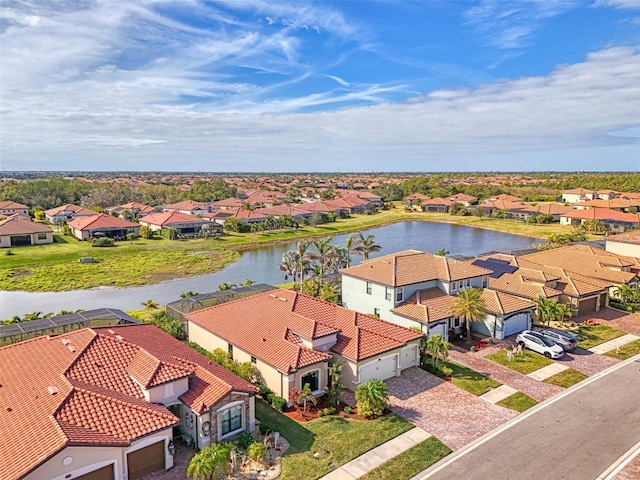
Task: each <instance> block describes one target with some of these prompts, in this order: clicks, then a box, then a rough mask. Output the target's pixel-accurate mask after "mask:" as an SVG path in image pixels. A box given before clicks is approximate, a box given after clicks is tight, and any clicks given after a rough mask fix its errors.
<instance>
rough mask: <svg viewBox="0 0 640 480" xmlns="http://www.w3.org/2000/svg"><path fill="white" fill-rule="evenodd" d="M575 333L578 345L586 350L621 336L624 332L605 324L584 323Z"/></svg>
mask: <svg viewBox="0 0 640 480" xmlns="http://www.w3.org/2000/svg"><path fill="white" fill-rule="evenodd" d="M577 335H578V346H579V347H580V348H583V349H585V350H588V349H590V348H592V347H595V346H596V345H600V344H602V343H604V342H608V341H609V340H613V339H614V338H618V337H621V336H622V335H625V332H623V331H622V330H617V329H615V328H612V327H609V326H607V325H598V324H591V325H588V324H585V325H581V326H580V327H579V328H578V332H577Z"/></svg>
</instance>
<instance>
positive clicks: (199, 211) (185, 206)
mask: <svg viewBox="0 0 640 480" xmlns="http://www.w3.org/2000/svg"><path fill="white" fill-rule="evenodd" d="M160 208H162V210H163V211H165V212H171V211H173V212H180V213H185V214H187V215H203V214H205V213H209V212H210V211H211V209H210V207H209V204H208V203H205V202H196V201H194V200H185V201H183V202H178V203H171V204H169V205H162V207H160Z"/></svg>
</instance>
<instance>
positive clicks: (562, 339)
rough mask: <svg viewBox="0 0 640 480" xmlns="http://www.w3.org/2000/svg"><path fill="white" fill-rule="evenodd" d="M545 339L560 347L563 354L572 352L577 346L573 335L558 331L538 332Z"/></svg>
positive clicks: (576, 339) (576, 340)
mask: <svg viewBox="0 0 640 480" xmlns="http://www.w3.org/2000/svg"><path fill="white" fill-rule="evenodd" d="M538 333H539V334H540V335H542V336H543V337H545V338H548V339H549V340H551V341H552V342H553V343H555V344H556V345H560V346H561V347H562V348H563V349H564V351H565V352H573V351H574V350H575V348H576V347H577V346H578V337H576V336H575V335H574V334H573V333H569V332H563V331H560V330H542V331H541V332H538Z"/></svg>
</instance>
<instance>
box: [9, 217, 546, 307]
mask: <svg viewBox="0 0 640 480" xmlns="http://www.w3.org/2000/svg"><path fill="white" fill-rule="evenodd" d="M366 234H367V235H368V234H372V235H374V236H375V241H376V243H377V244H378V245H380V246H381V247H382V250H381V251H380V252H376V253H374V254H372V255H371V257H376V256H380V255H387V254H389V253H393V252H397V251H400V250H406V249H414V250H422V251H425V252H435V251H437V250H439V249H441V248H445V249H446V250H448V251H449V252H450V254H451V255H470V256H475V255H478V254H481V253H484V252H488V251H494V250H514V249H521V248H527V247H529V246H530V245H531V244H532V243H535V242H536V241H538V239H536V238H532V237H525V236H521V235H513V234H509V233H503V232H497V231H494V230H486V229H482V228H474V227H468V226H465V225H454V224H448V223H439V222H421V221H407V222H399V223H394V224H392V225H386V226H384V227H378V228H374V229H371V230H367V231H366ZM347 236H348V235H346V234H345V235H338V236H336V237H335V238H334V241H333V243H335V244H340V245H344V242H345V240H346V238H347ZM296 243H297V242H290V243H282V244H277V245H265V246H262V247H257V248H253V249H250V250H245V251H243V252H242V256H241V258H240V260H238V261H237V262H235V263H233V264H232V265H229V266H228V267H227V268H225V269H223V270H220V271H218V272H216V273H211V274H208V275H201V276H198V277H192V278H185V279H178V280H170V281H167V282H163V283H159V284H154V285H145V286H141V287H127V288H114V287H99V288H93V289H91V290H72V291H69V292H21V291H17V292H6V291H0V319H8V318H11V317H12V316H14V315H24V314H25V313H29V312H34V311H40V312H45V313H46V312H59V311H60V310H77V309H79V308H82V309H85V310H89V309H94V308H103V307H106V308H118V309H121V310H136V309H140V308H142V306H141V303H142V302H145V301H146V300H149V299H152V300H155V301H156V302H158V303H159V304H161V305H164V304H166V303H169V302H172V301H175V300H178V299H179V298H180V294H181V293H183V292H187V291H194V292H200V293H208V292H213V291H216V290H217V289H218V285H221V284H223V283H225V282H231V283H242V282H244V281H245V279H247V278H250V279H251V280H254V281H255V282H257V283H268V284H271V285H277V284H280V283H283V282H284V274H283V272H281V271H280V270H278V264H279V263H280V261H281V259H282V254H283V253H284V252H286V251H287V250H292V249H295V248H296ZM359 258H360V257H353V261H354V262H355V263H357V262H358V261H359Z"/></svg>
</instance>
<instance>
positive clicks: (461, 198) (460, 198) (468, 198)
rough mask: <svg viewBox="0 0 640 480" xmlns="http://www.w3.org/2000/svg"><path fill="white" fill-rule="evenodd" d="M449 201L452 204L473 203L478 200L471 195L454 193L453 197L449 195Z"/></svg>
mask: <svg viewBox="0 0 640 480" xmlns="http://www.w3.org/2000/svg"><path fill="white" fill-rule="evenodd" d="M449 200H452V201H454V202H475V201H476V200H478V197H474V196H473V195H467V194H466V193H456V194H455V195H451V196H450V197H449Z"/></svg>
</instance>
